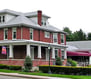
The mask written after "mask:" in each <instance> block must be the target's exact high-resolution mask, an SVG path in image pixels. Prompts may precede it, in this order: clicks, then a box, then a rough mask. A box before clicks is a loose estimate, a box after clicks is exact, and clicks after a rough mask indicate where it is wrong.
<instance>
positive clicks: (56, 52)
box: [55, 49, 58, 58]
mask: <svg viewBox="0 0 91 79" xmlns="http://www.w3.org/2000/svg"><path fill="white" fill-rule="evenodd" d="M57 57H58V49H55V58H57Z"/></svg>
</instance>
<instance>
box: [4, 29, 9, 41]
mask: <svg viewBox="0 0 91 79" xmlns="http://www.w3.org/2000/svg"><path fill="white" fill-rule="evenodd" d="M6 30H7V39H6V38H5V36H6V35H5V31H6ZM4 40H8V28H5V29H4Z"/></svg>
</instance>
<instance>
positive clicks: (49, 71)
mask: <svg viewBox="0 0 91 79" xmlns="http://www.w3.org/2000/svg"><path fill="white" fill-rule="evenodd" d="M48 53H49V68H48V74H51V69H50V45H48Z"/></svg>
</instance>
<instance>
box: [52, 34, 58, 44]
mask: <svg viewBox="0 0 91 79" xmlns="http://www.w3.org/2000/svg"><path fill="white" fill-rule="evenodd" d="M53 42H54V43H58V37H57V33H53Z"/></svg>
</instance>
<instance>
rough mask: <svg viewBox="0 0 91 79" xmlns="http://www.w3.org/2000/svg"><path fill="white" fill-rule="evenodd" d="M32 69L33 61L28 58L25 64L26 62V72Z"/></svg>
mask: <svg viewBox="0 0 91 79" xmlns="http://www.w3.org/2000/svg"><path fill="white" fill-rule="evenodd" d="M31 69H32V61H31V58H30V57H29V56H26V58H25V62H24V71H26V72H28V71H30V70H31Z"/></svg>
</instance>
